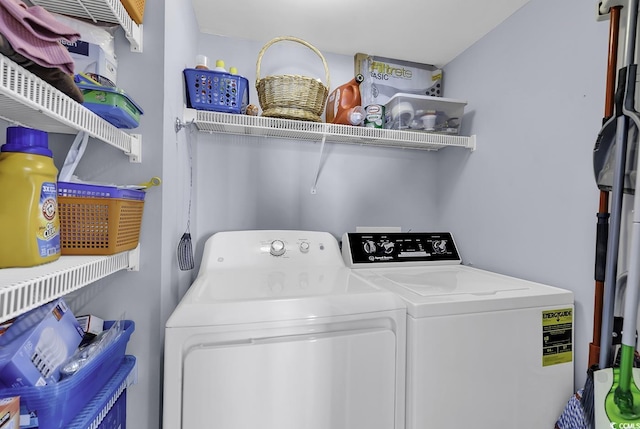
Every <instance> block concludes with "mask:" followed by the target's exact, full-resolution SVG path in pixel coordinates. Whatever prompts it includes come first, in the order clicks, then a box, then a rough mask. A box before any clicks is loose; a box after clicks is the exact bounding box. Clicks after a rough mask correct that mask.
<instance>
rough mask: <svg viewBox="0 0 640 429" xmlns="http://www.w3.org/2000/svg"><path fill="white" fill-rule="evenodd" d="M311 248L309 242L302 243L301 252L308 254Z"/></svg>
mask: <svg viewBox="0 0 640 429" xmlns="http://www.w3.org/2000/svg"><path fill="white" fill-rule="evenodd" d="M310 247H311V246H310V244H309V242H308V241H303V242H302V243H300V251H301V252H302V253H308V252H309V248H310Z"/></svg>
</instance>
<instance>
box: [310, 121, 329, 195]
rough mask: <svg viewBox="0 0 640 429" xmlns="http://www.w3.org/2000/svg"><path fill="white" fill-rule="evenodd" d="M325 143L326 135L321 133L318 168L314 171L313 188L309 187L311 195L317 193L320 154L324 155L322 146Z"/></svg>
mask: <svg viewBox="0 0 640 429" xmlns="http://www.w3.org/2000/svg"><path fill="white" fill-rule="evenodd" d="M326 142H327V133H326V131H325V132H324V133H322V143H321V144H320V156H319V157H318V168H317V169H316V178H315V180H314V181H313V186H312V187H311V193H312V194H313V195H315V194H317V193H318V190H317V188H316V185H317V184H318V177H320V169H321V168H322V154H323V153H324V144H325V143H326Z"/></svg>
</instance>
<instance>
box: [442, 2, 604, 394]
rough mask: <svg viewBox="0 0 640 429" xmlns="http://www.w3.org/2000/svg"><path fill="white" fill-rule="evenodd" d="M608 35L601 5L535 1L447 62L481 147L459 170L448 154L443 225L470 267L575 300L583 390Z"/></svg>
mask: <svg viewBox="0 0 640 429" xmlns="http://www.w3.org/2000/svg"><path fill="white" fill-rule="evenodd" d="M608 28H609V23H608V21H605V22H596V19H595V6H594V3H593V2H585V1H582V0H562V1H557V2H553V7H550V3H549V2H547V1H543V0H532V1H531V2H529V3H528V4H527V5H525V6H524V7H523V8H522V9H520V10H519V11H518V12H517V13H516V14H514V15H513V16H512V17H511V18H509V19H508V20H507V21H506V22H505V23H503V24H502V25H501V26H499V27H498V28H496V29H495V30H494V31H492V32H491V33H489V34H488V35H487V36H486V37H485V38H483V39H482V40H481V41H479V42H478V43H476V44H475V45H474V46H472V47H471V48H469V49H468V50H467V51H465V52H464V53H463V54H462V55H461V56H459V57H458V58H456V59H455V60H454V61H453V62H451V63H449V64H448V65H447V66H446V67H445V87H446V91H447V96H451V97H454V98H464V99H467V100H469V106H468V107H469V111H470V118H469V120H468V121H467V123H464V124H463V127H464V128H466V129H467V131H470V132H473V133H474V134H477V135H478V151H477V152H476V153H474V154H472V155H471V156H470V157H469V158H468V160H467V162H466V163H465V164H464V165H463V166H462V165H461V164H460V159H459V158H458V157H456V156H454V154H452V153H448V154H443V157H442V158H441V163H440V164H439V167H440V173H441V177H442V178H443V180H442V182H443V183H447V184H448V186H443V187H441V188H440V189H439V190H438V196H437V201H438V206H439V207H440V208H441V210H442V211H441V219H440V222H439V224H440V226H441V227H442V228H444V229H450V230H452V231H453V232H454V233H455V234H456V237H457V239H458V244H459V245H460V246H461V248H462V255H463V257H464V258H465V262H466V263H472V264H473V265H475V266H478V267H482V268H486V269H490V270H495V271H499V272H502V273H506V274H512V275H516V276H519V277H523V278H526V279H530V280H535V281H540V282H543V283H549V284H552V285H555V286H559V287H563V288H567V289H570V290H572V291H573V292H574V293H575V300H576V317H575V326H576V329H575V358H576V360H575V372H576V385H577V386H580V385H582V384H583V383H584V379H585V373H586V369H587V356H588V343H589V342H590V341H591V339H592V326H593V290H594V279H593V272H594V265H593V264H594V254H595V232H596V215H595V214H596V212H597V211H598V198H599V191H598V189H597V187H596V184H595V181H594V177H593V167H592V165H593V164H592V150H593V146H594V143H595V139H596V136H597V134H598V131H599V129H600V124H601V121H602V116H603V114H604V94H605V72H606V64H607V42H608Z"/></svg>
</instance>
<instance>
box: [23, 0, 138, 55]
mask: <svg viewBox="0 0 640 429" xmlns="http://www.w3.org/2000/svg"><path fill="white" fill-rule="evenodd" d="M31 3H33V4H36V5H38V6H42V7H43V8H45V9H47V10H48V11H50V12H56V13H61V14H65V15H71V16H77V17H80V18H85V19H89V20H91V21H93V22H97V21H102V22H110V23H112V24H119V25H120V27H122V29H123V30H124V35H125V37H126V38H127V40H129V43H130V45H131V50H132V51H135V52H142V24H140V25H138V24H136V23H135V22H133V20H132V19H131V17H130V16H129V14H128V13H127V11H126V9H125V8H124V6H122V3H121V2H120V0H31Z"/></svg>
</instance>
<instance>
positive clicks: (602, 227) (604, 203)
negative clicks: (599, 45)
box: [589, 6, 621, 367]
mask: <svg viewBox="0 0 640 429" xmlns="http://www.w3.org/2000/svg"><path fill="white" fill-rule="evenodd" d="M620 8H621V7H620V6H616V7H612V8H611V9H610V10H609V51H608V61H607V81H606V85H605V101H604V120H605V121H606V120H607V119H609V118H610V117H612V116H613V112H614V109H613V108H614V96H615V85H616V69H617V66H618V34H619V32H620V30H619V26H620ZM597 217H598V223H597V229H596V260H595V273H594V278H595V292H594V305H593V342H592V343H591V344H590V345H589V367H592V366H593V365H596V364H597V363H598V359H599V356H600V347H601V332H600V330H601V329H602V309H603V304H602V300H603V297H604V279H605V269H606V268H605V267H606V258H607V239H608V231H607V229H608V226H609V193H608V192H607V191H600V201H599V204H598V214H597Z"/></svg>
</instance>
